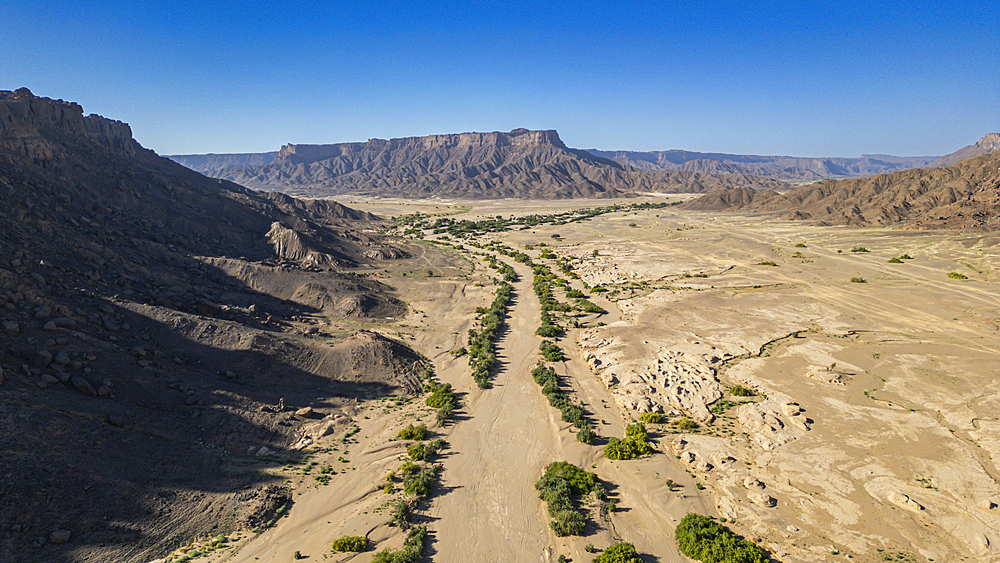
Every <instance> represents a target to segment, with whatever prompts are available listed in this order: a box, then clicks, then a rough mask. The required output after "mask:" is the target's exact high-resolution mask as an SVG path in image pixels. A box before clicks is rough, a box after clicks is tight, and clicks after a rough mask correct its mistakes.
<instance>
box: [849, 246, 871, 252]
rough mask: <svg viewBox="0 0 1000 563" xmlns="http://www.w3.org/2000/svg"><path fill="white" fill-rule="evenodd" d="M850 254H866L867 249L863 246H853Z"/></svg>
mask: <svg viewBox="0 0 1000 563" xmlns="http://www.w3.org/2000/svg"><path fill="white" fill-rule="evenodd" d="M851 252H868V249H867V248H865V247H863V246H855V247H854V248H852V249H851Z"/></svg>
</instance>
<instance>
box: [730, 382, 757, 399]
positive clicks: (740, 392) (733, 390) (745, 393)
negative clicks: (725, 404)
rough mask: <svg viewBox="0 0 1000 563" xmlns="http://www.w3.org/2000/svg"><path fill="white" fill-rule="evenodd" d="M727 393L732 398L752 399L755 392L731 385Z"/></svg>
mask: <svg viewBox="0 0 1000 563" xmlns="http://www.w3.org/2000/svg"><path fill="white" fill-rule="evenodd" d="M729 393H730V394H731V395H733V396H734V397H754V396H756V395H757V392H756V391H754V390H753V389H750V388H747V387H743V386H742V385H733V386H732V387H730V388H729Z"/></svg>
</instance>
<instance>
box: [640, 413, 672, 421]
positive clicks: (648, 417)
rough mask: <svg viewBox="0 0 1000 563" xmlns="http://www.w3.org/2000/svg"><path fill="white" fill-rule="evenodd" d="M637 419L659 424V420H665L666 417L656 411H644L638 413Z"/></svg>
mask: <svg viewBox="0 0 1000 563" xmlns="http://www.w3.org/2000/svg"><path fill="white" fill-rule="evenodd" d="M639 420H640V421H642V422H645V423H646V424H659V423H661V422H665V421H666V420H667V417H665V416H663V415H662V414H660V413H658V412H644V413H642V414H640V415H639Z"/></svg>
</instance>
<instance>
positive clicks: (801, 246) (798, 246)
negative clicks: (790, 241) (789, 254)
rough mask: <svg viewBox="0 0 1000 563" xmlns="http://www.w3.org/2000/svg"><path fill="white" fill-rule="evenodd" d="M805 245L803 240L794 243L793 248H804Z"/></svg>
mask: <svg viewBox="0 0 1000 563" xmlns="http://www.w3.org/2000/svg"><path fill="white" fill-rule="evenodd" d="M805 247H806V244H805V243H804V242H800V243H797V244H796V245H795V248H805Z"/></svg>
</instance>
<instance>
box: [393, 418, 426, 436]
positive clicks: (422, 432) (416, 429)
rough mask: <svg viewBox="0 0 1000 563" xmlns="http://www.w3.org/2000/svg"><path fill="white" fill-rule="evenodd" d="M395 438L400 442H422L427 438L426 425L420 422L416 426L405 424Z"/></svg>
mask: <svg viewBox="0 0 1000 563" xmlns="http://www.w3.org/2000/svg"><path fill="white" fill-rule="evenodd" d="M396 437H397V438H399V439H400V440H423V439H425V438H427V425H426V424H424V423H422V422H421V423H420V424H418V425H416V426H414V425H412V424H407V425H406V428H403V429H402V430H400V431H399V434H397V435H396Z"/></svg>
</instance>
